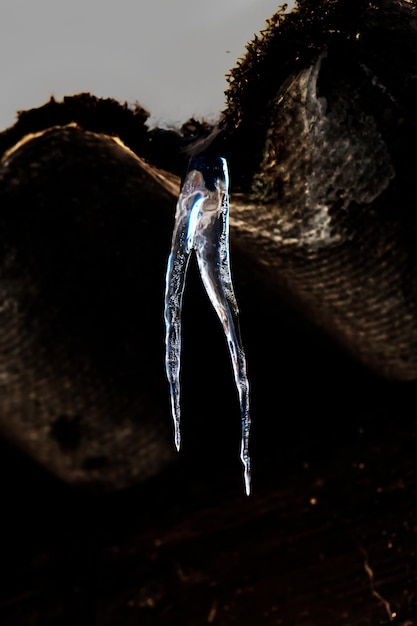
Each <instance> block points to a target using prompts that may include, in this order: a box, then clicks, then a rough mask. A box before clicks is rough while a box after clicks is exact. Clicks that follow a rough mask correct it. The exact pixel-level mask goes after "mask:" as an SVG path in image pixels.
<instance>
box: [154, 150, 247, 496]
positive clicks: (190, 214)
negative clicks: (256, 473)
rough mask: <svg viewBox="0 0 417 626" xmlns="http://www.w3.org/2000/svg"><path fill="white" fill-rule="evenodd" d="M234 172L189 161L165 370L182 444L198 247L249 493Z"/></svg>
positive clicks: (172, 266) (171, 269)
mask: <svg viewBox="0 0 417 626" xmlns="http://www.w3.org/2000/svg"><path fill="white" fill-rule="evenodd" d="M228 190H229V174H228V168H227V162H226V159H225V158H224V157H210V156H196V157H193V158H192V159H191V161H190V164H189V168H188V171H187V175H186V177H185V181H184V184H183V187H182V189H181V192H180V196H179V199H178V204H177V210H176V215H175V228H174V234H173V237H172V246H171V254H170V255H169V259H168V267H167V274H166V291H165V324H166V371H167V377H168V381H169V385H170V392H171V410H172V417H173V421H174V431H175V445H176V447H177V449H178V450H179V448H180V445H181V432H180V361H181V311H182V299H183V293H184V286H185V276H186V272H187V267H188V262H189V259H190V254H191V252H192V251H193V250H194V251H195V253H196V256H197V263H198V267H199V270H200V274H201V278H202V281H203V284H204V287H205V289H206V291H207V294H208V296H209V298H210V301H211V303H212V305H213V307H214V309H215V311H216V313H217V315H218V317H219V319H220V322H221V324H222V326H223V330H224V333H225V335H226V339H227V345H228V348H229V352H230V357H231V361H232V366H233V372H234V378H235V383H236V387H237V390H238V394H239V402H240V411H241V419H242V442H241V455H240V458H241V460H242V463H243V467H244V479H245V489H246V493H247V494H248V495H249V493H250V480H251V475H250V457H249V430H250V417H249V383H248V378H247V374H246V359H245V353H244V350H243V347H242V344H241V340H240V333H239V324H238V314H239V311H238V307H237V302H236V297H235V294H234V290H233V284H232V277H231V272H230V261H229V195H228Z"/></svg>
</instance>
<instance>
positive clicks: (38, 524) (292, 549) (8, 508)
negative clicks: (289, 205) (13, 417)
mask: <svg viewBox="0 0 417 626" xmlns="http://www.w3.org/2000/svg"><path fill="white" fill-rule="evenodd" d="M238 273H239V272H238ZM194 278H195V277H194ZM190 291H191V292H192V293H196V292H198V284H197V282H195V283H194V282H193V280H192V281H191V286H190ZM249 295H250V296H251V298H250V299H249ZM192 300H193V302H192V303H190V307H189V308H190V309H192V311H191V310H190V311H189V315H190V319H188V320H186V328H188V331H187V336H186V342H185V362H184V389H185V392H184V403H185V414H184V447H183V451H182V453H181V455H180V456H179V458H178V461H177V463H176V464H175V465H174V466H173V467H171V468H170V469H169V470H168V471H166V472H165V473H162V474H160V475H159V476H158V477H156V478H154V479H151V480H150V481H148V482H147V483H145V484H144V485H143V486H141V487H137V488H131V489H129V490H126V491H123V492H119V493H113V494H108V495H104V496H92V495H89V494H82V493H79V492H76V491H72V490H71V489H69V488H68V487H66V486H64V485H63V484H61V483H60V482H58V481H57V480H56V479H54V478H52V477H51V476H49V475H48V474H47V473H46V472H44V471H42V470H40V469H39V468H38V467H37V466H35V465H34V464H32V462H30V461H29V460H27V459H25V458H23V457H21V456H20V455H19V454H18V453H17V452H16V451H14V450H12V449H9V448H8V447H7V446H4V449H3V450H2V454H1V482H2V485H1V494H2V495H1V500H2V502H1V508H2V535H1V537H2V539H1V562H2V573H3V583H2V586H1V600H0V623H1V624H4V625H5V626H6V625H7V626H15V625H20V624H25V625H29V624H30V625H42V626H52V625H53V626H58V625H59V626H63V625H67V624H68V625H70V624H71V625H73V624H77V625H78V624H79V625H84V624H85V625H93V624H94V625H98V626H116V625H117V626H119V625H123V626H125V625H126V626H128V625H133V624H135V625H136V624H141V625H151V624H152V625H155V624H158V625H161V626H171V625H172V626H174V625H178V624H184V625H187V626H194V625H195V626H198V625H200V624H201V625H202V624H218V625H225V626H226V625H229V624H239V625H243V626H246V625H247V626H255V625H257V624H265V625H268V626H269V625H273V624H274V625H275V624H285V625H287V624H294V625H300V626H324V625H327V624H328V625H332V626H333V625H338V626H339V625H340V626H348V625H352V626H367V625H369V626H374V625H375V626H376V625H377V624H386V623H392V624H397V625H401V626H405V625H407V626H412V625H413V624H417V595H416V591H417V553H416V547H417V507H416V491H417V462H416V442H417V420H416V409H415V407H416V390H417V386H416V384H414V383H412V384H406V385H398V384H395V385H388V384H387V383H385V382H383V381H380V380H377V379H374V378H373V377H371V376H370V375H369V374H367V373H365V372H363V371H362V370H361V369H360V368H359V367H358V366H357V365H356V364H353V363H351V362H350V361H348V360H347V359H346V357H345V356H344V355H342V354H340V353H339V352H338V350H337V349H335V348H334V346H333V345H331V344H329V343H328V342H327V340H326V339H324V338H323V337H321V336H316V335H315V333H314V332H312V330H311V329H309V328H305V327H304V326H303V324H302V323H300V322H299V320H297V319H294V317H293V316H292V317H291V316H287V315H286V313H285V309H284V310H282V305H281V304H279V303H274V302H273V301H271V299H270V298H269V296H268V294H266V293H265V292H264V291H263V290H262V289H258V290H257V291H254V290H253V287H252V288H251V290H250V294H249V293H248V292H247V291H246V289H245V288H244V287H243V288H241V300H242V305H243V311H245V315H244V319H243V325H244V328H245V329H252V332H250V333H249V343H248V357H249V362H250V363H251V364H252V368H253V371H252V394H253V403H254V407H253V419H254V437H253V471H254V485H253V490H254V493H253V495H252V496H251V497H249V498H247V497H245V496H244V494H243V485H242V480H241V475H240V474H241V469H240V466H239V463H238V460H237V451H238V430H239V424H238V411H237V408H236V407H235V409H233V407H234V402H235V398H234V397H233V389H232V385H231V384H230V378H229V375H230V372H229V371H228V367H229V365H228V363H227V359H226V358H224V359H222V358H221V357H220V358H219V356H218V354H220V352H218V354H217V356H216V351H220V350H222V348H224V346H223V345H222V338H221V337H220V334H221V333H220V329H218V328H217V325H216V323H215V320H213V326H212V327H211V325H210V324H208V329H207V344H206V346H205V348H204V353H205V355H206V358H204V359H203V360H199V361H198V371H197V368H196V367H195V363H196V352H197V349H196V343H197V338H198V335H199V328H198V324H194V325H193V324H192V319H193V318H192V317H191V313H192V316H194V315H196V316H197V319H198V316H199V315H200V314H201V315H204V313H203V311H204V308H205V306H204V302H203V301H201V302H200V301H197V300H196V299H194V297H193V296H192ZM194 300H195V301H194ZM251 302H252V305H251ZM200 307H201V308H200ZM279 311H281V323H280V324H279V327H278V328H277V332H276V336H274V335H271V333H270V329H271V323H272V320H273V319H274V317H275V318H276V315H277V313H278V312H279ZM194 319H195V318H194ZM203 319H204V318H203ZM207 319H208V318H207ZM200 320H201V318H200ZM212 351H214V356H213V352H212ZM275 351H277V354H276V360H277V365H276V368H275V369H274V371H272V370H271V367H270V366H269V359H270V358H275V357H274V355H275ZM263 363H265V365H263ZM215 364H216V367H217V370H216V374H218V376H219V378H218V380H217V383H216V384H214V382H213V379H210V374H211V375H213V367H214V366H215ZM199 381H200V382H201V381H206V382H207V383H210V382H211V386H209V389H210V393H206V392H205V389H204V385H202V384H199ZM222 400H223V404H222ZM209 420H210V422H211V424H210V423H208V422H209Z"/></svg>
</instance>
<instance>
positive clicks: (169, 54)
mask: <svg viewBox="0 0 417 626" xmlns="http://www.w3.org/2000/svg"><path fill="white" fill-rule="evenodd" d="M279 4H282V2H280V1H279V0H278V1H277V0H71V2H68V1H65V2H63V1H62V0H0V76H1V86H2V89H1V92H0V93H1V101H0V130H3V129H4V128H5V127H7V126H10V125H11V124H13V123H14V121H15V117H16V111H17V110H19V109H23V110H24V109H28V108H32V107H34V106H40V105H41V104H43V103H44V102H46V101H47V100H48V99H49V97H50V96H51V95H52V94H53V95H54V96H55V97H56V98H57V99H60V98H62V97H63V96H64V95H70V94H74V93H80V92H82V91H89V92H91V93H93V94H94V95H96V96H101V97H113V98H116V99H118V100H120V101H123V102H124V101H127V102H129V103H134V102H135V101H138V102H140V104H142V106H144V107H145V108H147V109H148V110H150V111H151V113H152V115H153V120H154V122H155V123H158V124H159V123H162V122H165V123H167V124H171V123H178V122H181V121H185V120H186V119H187V118H188V117H190V116H191V115H195V116H197V117H204V116H206V117H207V116H210V115H215V114H217V113H218V112H219V111H220V110H221V109H222V108H223V104H224V97H223V92H224V90H225V87H226V81H225V78H224V74H225V73H226V72H227V71H228V69H230V68H231V67H233V66H234V65H235V62H236V59H237V57H239V56H241V55H242V54H243V53H244V48H245V43H246V42H247V41H248V40H250V39H251V38H252V37H253V34H254V33H255V32H257V31H259V30H260V29H261V28H263V27H264V25H265V20H266V19H267V18H268V17H270V16H271V15H272V14H273V13H274V12H275V11H276V9H277V7H278V5H279ZM292 4H293V3H292V2H290V3H289V5H292Z"/></svg>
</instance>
